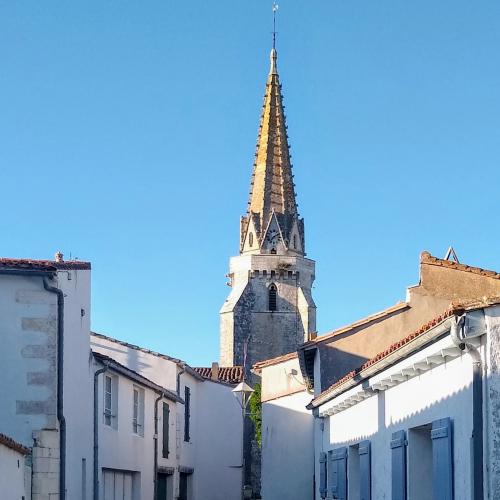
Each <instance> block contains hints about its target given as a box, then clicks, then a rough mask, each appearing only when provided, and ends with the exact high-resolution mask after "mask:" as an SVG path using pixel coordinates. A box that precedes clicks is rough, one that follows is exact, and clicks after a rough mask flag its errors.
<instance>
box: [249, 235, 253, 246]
mask: <svg viewBox="0 0 500 500" xmlns="http://www.w3.org/2000/svg"><path fill="white" fill-rule="evenodd" d="M248 244H249V245H250V246H251V247H253V233H250V234H249V235H248Z"/></svg>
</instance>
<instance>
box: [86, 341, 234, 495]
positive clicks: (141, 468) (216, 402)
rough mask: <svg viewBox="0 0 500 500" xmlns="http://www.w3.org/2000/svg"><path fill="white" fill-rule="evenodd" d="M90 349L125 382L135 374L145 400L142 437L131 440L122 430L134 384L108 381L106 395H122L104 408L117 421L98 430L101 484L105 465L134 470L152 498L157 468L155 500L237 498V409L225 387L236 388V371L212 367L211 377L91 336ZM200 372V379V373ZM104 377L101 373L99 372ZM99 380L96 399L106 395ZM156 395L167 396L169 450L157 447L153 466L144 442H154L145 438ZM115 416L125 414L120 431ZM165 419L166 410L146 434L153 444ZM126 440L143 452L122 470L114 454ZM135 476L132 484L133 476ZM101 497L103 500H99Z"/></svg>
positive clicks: (127, 430) (145, 351) (126, 427)
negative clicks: (143, 384)
mask: <svg viewBox="0 0 500 500" xmlns="http://www.w3.org/2000/svg"><path fill="white" fill-rule="evenodd" d="M91 346H92V349H93V351H94V352H95V353H97V354H96V355H97V356H101V357H104V358H105V359H106V358H107V359H112V360H113V361H114V362H115V365H120V366H122V367H123V368H126V369H128V370H129V375H128V378H129V379H130V377H131V375H130V373H135V374H136V376H139V375H140V376H141V377H143V378H147V381H148V383H149V384H150V386H149V388H147V389H144V390H145V393H144V395H142V396H141V398H142V399H141V401H145V403H144V404H145V406H146V407H147V408H148V411H146V412H145V413H144V433H145V436H144V439H137V436H134V435H133V434H134V433H133V432H132V431H131V427H130V425H129V423H130V421H131V418H132V416H133V415H132V414H131V413H130V411H131V408H132V403H133V399H132V393H133V390H132V387H133V382H131V381H130V380H126V379H127V376H126V375H125V374H124V373H122V375H121V377H118V376H117V375H115V378H114V379H113V382H112V383H110V382H109V381H108V383H107V384H108V387H111V390H113V388H115V389H114V390H115V392H116V394H118V395H121V398H122V399H121V400H120V397H118V396H117V397H116V402H115V403H112V404H115V405H116V410H114V409H112V410H111V413H112V414H114V413H115V411H116V414H117V418H116V422H115V421H114V420H115V419H114V417H112V422H111V425H107V426H106V425H105V427H106V429H105V430H104V432H105V433H106V435H107V436H108V439H109V443H108V446H104V447H102V446H99V454H100V457H102V458H100V460H99V463H100V471H99V474H100V477H101V481H102V475H103V474H104V472H105V471H103V470H102V469H103V468H108V469H109V468H111V464H114V465H113V467H116V468H117V469H119V470H130V471H135V473H139V474H140V477H141V485H142V490H141V491H142V492H143V493H142V494H141V495H142V496H141V497H139V498H150V496H149V493H151V495H152V494H153V491H154V490H152V489H151V488H153V486H154V474H153V471H154V470H155V468H156V470H157V474H158V477H157V490H156V491H157V498H158V500H170V499H171V498H172V499H173V498H178V499H179V500H187V499H190V500H193V499H198V498H200V499H201V498H203V499H206V500H227V499H228V498H239V496H240V491H241V470H242V469H241V465H242V464H241V444H242V439H241V436H242V417H241V408H240V407H239V406H238V402H237V400H236V398H235V397H234V396H233V394H232V389H233V388H234V385H235V383H237V382H238V381H240V380H241V377H242V375H243V372H242V370H241V369H239V368H238V367H232V368H217V372H218V373H217V375H216V376H213V374H212V370H213V369H212V370H210V369H194V368H192V367H190V366H189V365H187V364H186V363H184V362H182V361H181V360H179V359H176V358H172V357H170V356H167V355H164V354H160V353H156V352H153V351H150V350H148V349H144V348H141V347H138V346H134V345H131V344H128V343H126V342H122V341H118V340H116V339H112V338H110V337H106V336H104V335H100V334H96V333H92V335H91ZM115 371H116V368H115ZM204 374H206V376H203V375H204ZM103 376H104V377H106V376H107V375H100V377H103ZM121 378H124V381H123V382H122V383H121V387H120V379H121ZM102 383H103V382H102V381H101V382H100V384H101V385H100V387H101V388H100V392H101V394H100V396H99V398H100V400H101V401H102V400H103V398H105V393H104V392H103V390H104V387H103V386H102ZM136 383H137V382H136ZM151 384H153V385H152V386H151ZM161 390H164V391H166V394H170V401H169V402H168V404H169V407H170V408H169V412H168V419H169V424H168V426H169V429H170V435H169V439H168V442H169V453H168V457H165V456H163V455H162V450H163V447H162V446H158V451H157V457H158V462H157V465H156V466H155V464H154V456H155V455H154V453H153V450H152V446H151V444H150V445H149V448H148V444H147V443H148V442H149V443H152V442H153V441H152V439H153V438H152V437H151V436H149V434H150V433H151V432H152V430H153V427H154V415H153V412H154V406H155V405H154V404H153V400H154V398H155V397H158V394H159V391H161ZM155 391H156V393H155ZM148 393H149V396H148ZM155 394H156V396H155ZM114 398H115V397H111V399H110V401H115V399H114ZM172 398H173V399H172ZM108 400H109V396H108ZM147 400H149V403H148V402H147ZM174 400H175V401H174ZM120 401H121V404H119V403H120ZM174 402H175V404H174ZM120 408H123V410H120ZM162 408H164V406H162ZM148 412H149V413H148ZM101 413H102V412H101ZM122 414H124V415H126V416H125V417H124V418H125V425H124V427H123V428H122V427H121V426H120V421H121V419H122V417H121V415H122ZM165 418H167V417H166V415H165V413H163V411H158V432H157V433H153V435H154V434H157V435H158V443H162V442H163V441H162V439H163V432H164V427H163V425H164V423H165ZM101 420H102V419H101ZM148 422H149V423H148ZM147 429H149V431H148V430H147ZM113 431H114V432H113ZM117 431H118V432H117ZM124 436H126V439H125V437H124ZM148 436H149V437H148ZM141 437H142V436H141ZM134 438H135V439H134ZM131 439H132V441H131V442H132V443H136V442H137V441H139V444H138V446H139V447H140V448H141V450H142V451H141V455H140V459H139V460H137V461H135V462H134V463H133V464H130V465H129V468H128V469H127V467H125V465H126V461H125V459H124V458H123V457H121V453H117V451H116V450H120V449H121V447H122V445H123V442H124V440H125V441H127V440H129V441H130V440H131ZM144 443H146V445H145V446H144ZM127 449H128V450H130V449H131V448H130V447H129V446H128V445H127V446H126V448H125V449H124V450H122V451H123V452H126V450H127ZM118 456H120V457H121V460H120V461H119V460H117V458H118ZM104 464H108V465H104ZM135 477H136V478H137V479H136V481H138V477H139V475H137V476H135ZM146 492H147V493H146ZM163 492H165V494H164V493H163ZM103 498H104V499H105V500H107V497H106V496H104V497H103ZM132 498H134V497H132ZM151 498H153V497H152V496H151Z"/></svg>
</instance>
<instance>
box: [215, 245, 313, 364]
mask: <svg viewBox="0 0 500 500" xmlns="http://www.w3.org/2000/svg"><path fill="white" fill-rule="evenodd" d="M230 276H231V280H232V286H233V292H231V294H230V296H229V298H228V300H227V301H226V303H225V304H224V307H223V308H222V310H221V364H222V365H226V366H230V365H242V364H243V362H244V346H245V343H247V358H246V363H245V365H246V368H247V372H249V370H250V369H251V367H252V366H253V365H254V364H255V363H257V362H258V361H262V360H265V359H269V358H273V357H276V356H281V355H282V354H286V353H289V352H292V351H294V350H296V348H297V346H298V345H300V344H302V343H303V342H304V341H305V340H307V338H308V335H309V334H311V333H313V330H312V329H313V328H315V312H316V311H315V306H314V303H313V302H312V299H311V286H312V283H313V281H314V262H313V261H311V260H308V259H304V258H303V257H289V256H279V255H250V256H240V257H234V258H233V259H231V273H230ZM271 284H274V285H275V286H276V288H277V310H276V311H270V310H269V287H270V286H271Z"/></svg>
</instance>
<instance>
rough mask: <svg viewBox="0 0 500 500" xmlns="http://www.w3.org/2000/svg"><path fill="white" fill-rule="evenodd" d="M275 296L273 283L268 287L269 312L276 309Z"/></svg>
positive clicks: (275, 291) (276, 293)
mask: <svg viewBox="0 0 500 500" xmlns="http://www.w3.org/2000/svg"><path fill="white" fill-rule="evenodd" d="M277 295H278V289H277V288H276V285H275V284H274V283H273V284H272V285H271V286H270V287H269V310H270V311H276V309H277V307H276V306H277V304H276V302H277Z"/></svg>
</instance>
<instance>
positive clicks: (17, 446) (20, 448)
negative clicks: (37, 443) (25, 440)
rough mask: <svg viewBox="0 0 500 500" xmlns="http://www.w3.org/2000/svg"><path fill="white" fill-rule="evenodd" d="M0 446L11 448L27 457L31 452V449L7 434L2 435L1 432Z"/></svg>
mask: <svg viewBox="0 0 500 500" xmlns="http://www.w3.org/2000/svg"><path fill="white" fill-rule="evenodd" d="M0 444H3V445H4V446H7V448H10V449H11V450H14V451H17V452H18V453H21V454H22V455H27V454H28V453H29V452H30V449H29V448H28V447H27V446H24V445H23V444H21V443H18V442H17V441H15V440H14V439H12V438H11V437H10V436H7V434H2V433H1V432H0Z"/></svg>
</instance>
